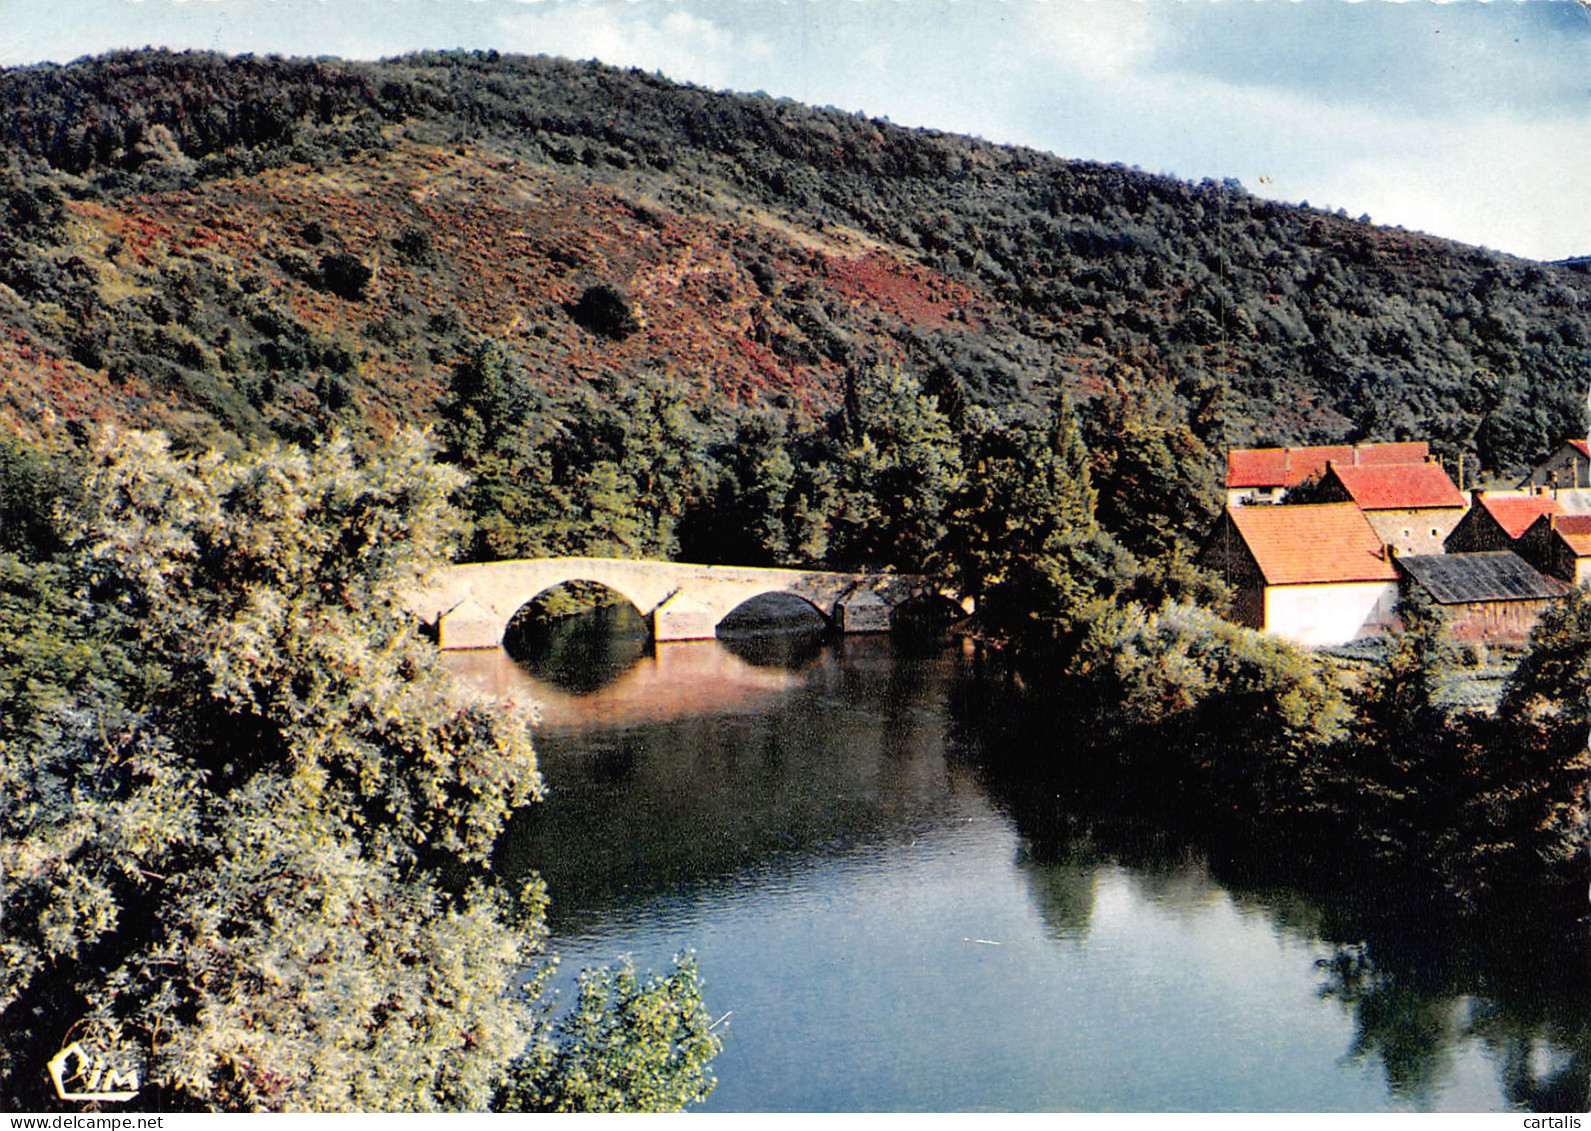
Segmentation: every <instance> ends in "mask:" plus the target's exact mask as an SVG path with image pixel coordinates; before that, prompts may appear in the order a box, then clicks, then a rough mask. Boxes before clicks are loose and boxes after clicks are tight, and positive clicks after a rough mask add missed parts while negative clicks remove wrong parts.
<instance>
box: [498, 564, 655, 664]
mask: <svg viewBox="0 0 1591 1131" xmlns="http://www.w3.org/2000/svg"><path fill="white" fill-rule="evenodd" d="M620 610H623V611H622V612H621V611H620ZM599 611H600V612H605V613H606V612H610V613H611V614H612V615H613V616H616V617H618V618H620V620H619V623H622V622H623V620H625V619H628V618H629V617H634V618H635V620H636V621H637V622H638V623H639V624H640V625H641V626H642V629H643V631H645V632H648V633H649V632H650V629H649V628H647V627H646V612H645V610H643V609H642V608H641V607H640V606H638V605H637V604H636V603H635V601H634V599H633V598H631V597H628V596H626V595H625V594H624V593H622V592H620V591H619V590H617V589H614V588H613V587H612V586H609V585H604V584H602V582H600V581H591V580H589V579H587V578H583V577H579V578H570V579H569V580H568V581H560V582H557V583H555V584H553V585H549V586H547V587H546V588H545V589H542V590H541V591H540V592H538V593H534V594H531V595H529V596H528V597H527V598H526V599H525V600H524V601H523V602H521V603H520V605H519V607H518V608H516V609H514V610H513V611H512V612H511V613H509V614H508V620H507V623H506V624H505V625H504V627H503V639H502V644H503V647H505V648H507V649H508V650H509V651H510V652H514V651H515V650H516V648H517V647H520V646H522V645H524V644H526V643H528V642H529V641H530V640H533V639H535V638H537V637H538V636H539V635H545V634H546V633H548V632H550V631H551V630H553V629H554V628H555V627H556V625H557V624H558V622H559V621H560V620H562V619H563V618H566V617H569V616H572V615H574V614H577V613H585V612H593V613H594V612H599Z"/></svg>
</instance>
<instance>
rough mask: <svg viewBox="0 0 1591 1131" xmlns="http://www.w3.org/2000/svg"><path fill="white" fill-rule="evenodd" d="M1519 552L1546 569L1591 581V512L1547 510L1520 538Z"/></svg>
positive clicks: (1566, 577) (1555, 574)
mask: <svg viewBox="0 0 1591 1131" xmlns="http://www.w3.org/2000/svg"><path fill="white" fill-rule="evenodd" d="M1519 553H1520V556H1522V557H1523V558H1524V559H1525V560H1526V561H1528V562H1529V563H1530V564H1531V565H1533V566H1535V567H1536V568H1537V569H1538V570H1540V571H1541V572H1542V573H1545V574H1550V575H1551V576H1553V577H1556V578H1560V579H1561V580H1563V581H1567V582H1568V583H1569V584H1570V585H1584V584H1586V583H1587V582H1588V581H1591V515H1585V514H1565V515H1556V514H1544V515H1542V516H1541V517H1540V518H1538V519H1536V521H1535V522H1533V523H1531V524H1530V529H1528V530H1526V531H1525V533H1524V534H1522V535H1521V536H1520V538H1519Z"/></svg>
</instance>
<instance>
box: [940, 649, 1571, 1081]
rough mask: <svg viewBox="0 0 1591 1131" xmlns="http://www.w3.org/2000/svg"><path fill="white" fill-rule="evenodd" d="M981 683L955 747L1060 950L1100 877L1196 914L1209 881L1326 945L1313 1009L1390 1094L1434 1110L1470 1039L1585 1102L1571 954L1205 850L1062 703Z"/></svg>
mask: <svg viewBox="0 0 1591 1131" xmlns="http://www.w3.org/2000/svg"><path fill="white" fill-rule="evenodd" d="M988 674H989V673H984V675H985V678H979V679H972V680H967V681H964V682H963V683H962V684H961V685H959V686H956V687H953V688H952V690H951V695H950V713H951V730H952V737H953V740H954V743H955V745H956V747H957V748H958V749H959V751H960V755H961V757H962V758H963V759H965V760H966V761H967V762H969V763H971V764H973V765H975V766H976V767H977V773H978V777H979V780H980V781H981V782H982V784H983V785H984V787H985V789H987V790H988V792H989V795H990V797H991V798H992V799H993V800H994V801H995V803H996V804H997V805H999V806H1000V807H1001V808H1002V809H1003V810H1005V811H1006V812H1008V813H1009V814H1010V815H1011V817H1012V820H1013V821H1014V822H1015V824H1016V827H1017V829H1018V831H1019V832H1020V833H1021V835H1022V837H1023V843H1024V850H1023V851H1024V855H1023V860H1022V866H1023V870H1024V873H1025V874H1026V876H1027V879H1028V886H1029V890H1030V892H1031V894H1032V896H1033V900H1034V904H1035V907H1036V908H1037V909H1038V911H1039V912H1040V914H1041V915H1042V916H1043V918H1044V920H1045V922H1046V923H1047V924H1048V925H1049V926H1050V928H1051V930H1052V931H1053V932H1054V934H1055V935H1056V937H1058V938H1062V939H1079V938H1082V937H1084V936H1086V934H1087V932H1088V930H1089V927H1090V920H1091V916H1092V912H1093V898H1094V888H1095V877H1096V876H1097V874H1098V871H1099V869H1100V867H1101V866H1107V865H1111V864H1121V865H1124V866H1127V867H1130V868H1132V869H1133V870H1134V873H1135V875H1136V877H1137V881H1136V882H1138V883H1140V885H1141V886H1142V887H1143V889H1144V890H1145V892H1146V893H1147V894H1150V895H1151V896H1160V897H1163V898H1161V899H1159V900H1158V901H1159V902H1160V903H1161V904H1162V906H1166V907H1170V908H1175V907H1177V906H1179V905H1180V906H1194V905H1196V904H1197V903H1198V898H1197V896H1198V890H1199V889H1200V888H1212V890H1213V885H1212V880H1213V882H1214V884H1216V885H1219V887H1220V888H1222V889H1224V890H1226V891H1227V892H1228V893H1229V895H1230V897H1231V898H1232V900H1233V901H1234V902H1235V903H1237V904H1238V905H1240V906H1246V907H1250V908H1256V909H1261V910H1263V912H1264V913H1265V915H1266V916H1267V918H1268V919H1269V920H1270V922H1271V923H1272V924H1273V926H1274V928H1275V929H1277V930H1278V931H1281V932H1285V933H1286V934H1289V935H1291V936H1293V937H1295V938H1299V939H1303V940H1305V941H1308V942H1312V943H1325V944H1327V945H1329V946H1331V947H1333V948H1334V950H1333V953H1332V955H1331V957H1330V958H1328V959H1325V960H1322V962H1321V963H1320V969H1321V974H1322V983H1321V986H1320V990H1319V993H1320V996H1321V997H1322V998H1323V999H1327V1000H1332V1001H1336V1002H1338V1003H1340V1004H1341V1005H1342V1006H1343V1007H1344V1008H1345V1009H1346V1010H1347V1011H1348V1013H1349V1015H1350V1016H1351V1018H1352V1020H1353V1024H1354V1030H1355V1035H1354V1039H1353V1043H1352V1045H1351V1047H1350V1048H1349V1049H1347V1050H1346V1055H1347V1057H1348V1058H1349V1059H1350V1060H1353V1061H1365V1060H1373V1061H1374V1062H1378V1063H1379V1064H1380V1065H1381V1068H1382V1071H1383V1072H1384V1073H1385V1076H1386V1080H1387V1084H1388V1087H1389V1090H1390V1091H1391V1092H1392V1094H1393V1095H1395V1096H1397V1097H1399V1098H1402V1099H1405V1100H1407V1101H1408V1102H1409V1103H1411V1104H1412V1105H1414V1106H1416V1107H1427V1106H1431V1105H1432V1104H1433V1103H1434V1101H1435V1099H1436V1098H1437V1097H1438V1095H1439V1094H1440V1093H1441V1092H1442V1091H1443V1089H1444V1088H1445V1086H1446V1085H1447V1084H1448V1083H1449V1082H1450V1079H1451V1075H1452V1072H1453V1071H1454V1070H1455V1064H1456V1063H1457V1060H1458V1053H1459V1049H1460V1047H1461V1046H1462V1045H1464V1044H1466V1043H1468V1042H1471V1041H1478V1042H1479V1043H1480V1044H1481V1045H1482V1046H1483V1047H1484V1048H1486V1049H1487V1050H1488V1052H1490V1053H1491V1054H1492V1057H1493V1059H1494V1061H1495V1063H1496V1064H1497V1065H1498V1071H1499V1073H1500V1083H1501V1086H1502V1090H1503V1092H1504V1094H1505V1095H1506V1096H1507V1097H1508V1100H1509V1102H1511V1103H1513V1104H1516V1105H1518V1106H1519V1107H1521V1108H1524V1109H1527V1110H1531V1111H1584V1110H1586V1108H1587V1107H1588V1106H1591V979H1587V978H1586V976H1585V974H1586V971H1585V970H1584V959H1583V957H1573V956H1572V955H1573V954H1574V952H1573V950H1572V949H1571V950H1570V952H1569V955H1560V956H1557V957H1552V956H1544V955H1543V954H1542V953H1540V952H1539V951H1537V950H1533V949H1530V948H1528V947H1525V946H1523V945H1519V946H1510V947H1501V948H1499V947H1497V946H1495V945H1493V944H1491V943H1490V942H1488V940H1487V939H1486V938H1484V937H1480V936H1477V935H1475V934H1473V933H1465V932H1462V931H1458V930H1451V931H1450V930H1448V929H1446V928H1445V927H1444V925H1441V924H1438V923H1436V922H1435V921H1434V920H1427V919H1426V918H1424V916H1422V914H1421V912H1420V911H1419V909H1418V908H1417V907H1416V906H1415V905H1414V901H1413V896H1412V895H1411V894H1410V893H1409V892H1406V891H1396V890H1394V891H1374V890H1370V891H1367V890H1360V889H1356V888H1353V887H1348V886H1343V887H1332V886H1329V885H1328V884H1327V883H1326V882H1324V880H1323V879H1322V877H1320V876H1318V875H1317V876H1314V877H1309V876H1305V875H1299V874H1295V873H1294V872H1293V870H1292V869H1291V867H1290V865H1289V864H1288V863H1287V856H1286V854H1285V853H1283V852H1279V851H1278V852H1274V853H1269V854H1265V855H1260V854H1259V853H1257V852H1256V846H1254V845H1252V844H1247V845H1245V844H1241V843H1233V842H1228V841H1222V840H1220V839H1211V838H1209V837H1208V835H1207V833H1205V832H1204V830H1201V829H1200V828H1199V827H1198V826H1197V825H1196V824H1193V823H1191V822H1189V821H1187V820H1184V819H1182V817H1181V815H1180V814H1179V812H1178V807H1177V805H1176V803H1175V800H1174V799H1167V798H1165V797H1156V796H1155V795H1156V793H1157V790H1156V789H1155V788H1154V783H1146V782H1138V781H1125V780H1123V776H1122V775H1121V774H1120V773H1119V772H1117V771H1115V770H1113V769H1112V768H1109V766H1108V763H1109V762H1110V761H1111V760H1110V759H1107V758H1102V757H1100V756H1099V755H1098V754H1097V753H1094V752H1091V751H1090V750H1089V749H1088V747H1087V746H1086V744H1085V743H1082V742H1079V741H1076V740H1075V739H1074V738H1073V737H1072V736H1070V735H1069V733H1068V727H1067V720H1066V713H1065V709H1064V706H1063V705H1061V704H1058V703H1056V702H1046V703H1035V702H1031V701H1025V700H1024V697H1023V696H1022V695H1021V694H1019V693H1018V690H1017V688H1016V687H1015V685H1014V684H1011V683H1007V682H1004V681H1002V680H1001V679H1000V678H998V675H997V674H995V677H994V678H987V676H988ZM1263 847H1264V846H1258V848H1260V849H1263ZM1315 881H1321V882H1320V883H1316V882H1315ZM1300 884H1311V885H1312V886H1311V887H1310V888H1309V890H1307V891H1306V890H1300V887H1299V886H1298V885H1300ZM1157 889H1158V890H1157ZM1505 975H1506V977H1505Z"/></svg>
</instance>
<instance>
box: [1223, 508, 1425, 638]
mask: <svg viewBox="0 0 1591 1131" xmlns="http://www.w3.org/2000/svg"><path fill="white" fill-rule="evenodd" d="M1199 560H1200V564H1202V565H1204V566H1205V567H1207V568H1209V569H1213V570H1215V571H1216V572H1218V573H1220V574H1221V575H1222V577H1223V578H1225V580H1226V582H1227V584H1228V585H1230V586H1231V587H1232V591H1233V595H1234V596H1233V608H1232V619H1233V620H1235V621H1236V622H1237V623H1239V624H1245V625H1248V626H1249V627H1250V628H1256V629H1259V630H1261V631H1263V632H1266V633H1269V634H1271V635H1273V636H1280V637H1283V638H1285V639H1287V640H1291V641H1293V642H1295V643H1298V644H1310V645H1329V644H1344V643H1347V642H1348V641H1350V640H1355V639H1358V638H1359V637H1361V636H1370V635H1374V634H1376V633H1378V632H1380V631H1382V630H1383V629H1384V628H1385V627H1386V625H1387V624H1388V623H1389V622H1390V621H1391V620H1392V618H1393V616H1394V614H1395V611H1396V608H1397V599H1398V572H1397V570H1396V568H1394V566H1393V563H1392V560H1391V554H1390V553H1389V551H1388V550H1387V547H1386V546H1385V544H1383V542H1382V541H1381V539H1380V538H1379V537H1378V536H1377V534H1376V532H1375V529H1374V528H1373V527H1372V526H1371V525H1370V521H1369V520H1368V519H1367V518H1366V517H1365V514H1364V512H1363V511H1361V510H1360V509H1359V508H1358V507H1357V506H1355V505H1354V504H1353V503H1324V504H1311V505H1299V506H1281V507H1266V506H1234V507H1228V508H1227V509H1226V512H1225V514H1223V515H1222V517H1221V520H1220V522H1219V524H1218V525H1217V527H1216V531H1215V534H1214V536H1213V537H1212V538H1211V539H1210V541H1209V542H1208V543H1207V544H1206V545H1205V548H1204V550H1203V552H1202V553H1201V554H1200V558H1199Z"/></svg>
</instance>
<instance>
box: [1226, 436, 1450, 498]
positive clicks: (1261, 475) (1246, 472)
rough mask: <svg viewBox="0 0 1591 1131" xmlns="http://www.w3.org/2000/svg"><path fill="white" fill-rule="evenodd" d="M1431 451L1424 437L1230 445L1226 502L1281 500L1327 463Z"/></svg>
mask: <svg viewBox="0 0 1591 1131" xmlns="http://www.w3.org/2000/svg"><path fill="white" fill-rule="evenodd" d="M1430 454H1431V452H1430V447H1429V445H1427V444H1426V443H1425V441H1423V440H1418V441H1408V442H1399V443H1390V444H1359V445H1357V446H1355V445H1351V444H1333V445H1326V446H1318V447H1306V448H1231V449H1228V451H1227V453H1226V505H1227V506H1229V507H1236V506H1242V505H1243V504H1244V503H1276V502H1280V501H1281V500H1282V498H1283V497H1284V496H1286V494H1287V492H1288V490H1290V489H1291V488H1293V487H1297V486H1298V485H1299V484H1300V483H1304V482H1307V481H1308V480H1311V479H1319V478H1321V477H1322V476H1323V475H1325V474H1326V465H1327V464H1328V463H1332V462H1336V463H1344V464H1358V465H1361V466H1379V465H1381V464H1390V463H1424V462H1425V461H1426V460H1427V459H1429V458H1430Z"/></svg>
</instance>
